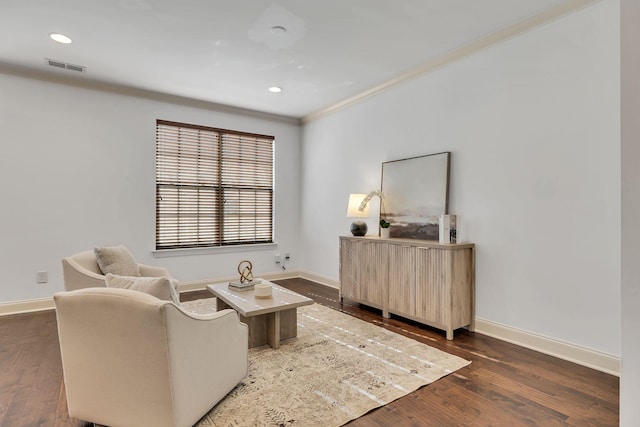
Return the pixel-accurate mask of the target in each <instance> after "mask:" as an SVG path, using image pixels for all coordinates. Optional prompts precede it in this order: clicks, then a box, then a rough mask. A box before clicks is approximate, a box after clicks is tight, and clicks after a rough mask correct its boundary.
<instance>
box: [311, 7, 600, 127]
mask: <svg viewBox="0 0 640 427" xmlns="http://www.w3.org/2000/svg"><path fill="white" fill-rule="evenodd" d="M600 1H602V0H567V1H566V2H564V3H562V4H560V5H558V6H556V7H553V8H551V9H549V10H547V11H545V12H542V13H540V14H538V15H534V16H532V17H530V18H527V19H525V20H523V21H520V22H518V23H516V24H514V25H511V26H509V27H506V28H504V29H502V30H500V31H497V32H495V33H492V34H489V35H488V36H485V37H482V38H480V39H478V40H475V41H473V42H471V43H468V44H465V45H463V46H460V47H458V48H457V49H454V50H452V51H449V52H447V53H445V54H443V55H440V56H438V57H436V58H433V59H432V60H430V61H428V62H426V63H424V64H422V65H419V66H417V67H415V68H413V69H411V70H409V71H406V72H404V73H403V74H400V75H398V76H397V77H395V78H393V79H391V80H387V81H386V82H384V83H381V84H379V85H377V86H374V87H372V88H370V89H367V90H365V91H364V92H361V93H359V94H357V95H354V96H352V97H350V98H347V99H345V100H343V101H340V102H338V103H337V104H334V105H331V106H328V107H326V108H324V109H322V110H318V111H316V112H313V113H311V114H308V115H306V116H304V117H303V118H302V124H303V125H304V124H307V123H310V122H312V121H314V120H318V119H320V118H322V117H325V116H327V115H329V114H332V113H335V112H336V111H338V110H341V109H343V108H346V107H348V106H350V105H353V104H356V103H358V102H360V101H363V100H365V99H367V98H369V97H371V96H374V95H377V94H379V93H381V92H383V91H386V90H388V89H391V88H393V87H395V86H398V85H400V84H402V83H405V82H408V81H410V80H413V79H415V78H417V77H420V76H422V75H424V74H427V73H429V72H431V71H433V70H436V69H438V68H440V67H443V66H445V65H448V64H451V63H453V62H456V61H458V60H459V59H462V58H465V57H467V56H470V55H473V54H474V53H476V52H479V51H481V50H483V49H486V48H488V47H490V46H493V45H495V44H497V43H500V42H502V41H505V40H508V39H510V38H513V37H516V36H518V35H520V34H522V33H525V32H527V31H529V30H532V29H534V28H537V27H540V26H542V25H545V24H548V23H549V22H552V21H555V20H557V19H559V18H561V17H563V16H566V15H569V14H572V13H574V12H576V11H578V10H580V9H583V8H585V7H587V6H590V5H592V4H595V3H598V2H600Z"/></svg>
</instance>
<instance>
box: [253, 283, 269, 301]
mask: <svg viewBox="0 0 640 427" xmlns="http://www.w3.org/2000/svg"><path fill="white" fill-rule="evenodd" d="M254 289H255V297H256V298H271V297H272V296H273V292H272V291H273V287H272V286H271V283H268V282H267V283H258V284H256V285H255V288H254Z"/></svg>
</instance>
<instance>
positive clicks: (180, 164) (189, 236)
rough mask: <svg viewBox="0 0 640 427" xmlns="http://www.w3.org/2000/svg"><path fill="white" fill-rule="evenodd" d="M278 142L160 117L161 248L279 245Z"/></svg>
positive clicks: (158, 237)
mask: <svg viewBox="0 0 640 427" xmlns="http://www.w3.org/2000/svg"><path fill="white" fill-rule="evenodd" d="M273 140H274V138H273V137H272V136H266V135H256V134H250V133H243V132H236V131H230V130H224V129H215V128H209V127H204V126H196V125H189V124H184V123H175V122H169V121H164V120H158V121H157V124H156V249H175V248H197V247H210V246H225V245H239V244H257V243H271V242H273Z"/></svg>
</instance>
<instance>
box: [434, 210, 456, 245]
mask: <svg viewBox="0 0 640 427" xmlns="http://www.w3.org/2000/svg"><path fill="white" fill-rule="evenodd" d="M438 225H439V231H440V233H439V239H438V241H439V242H440V243H456V237H457V228H456V216H455V215H440V218H439V220H438Z"/></svg>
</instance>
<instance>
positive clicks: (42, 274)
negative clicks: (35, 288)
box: [36, 271, 49, 283]
mask: <svg viewBox="0 0 640 427" xmlns="http://www.w3.org/2000/svg"><path fill="white" fill-rule="evenodd" d="M48 281H49V273H47V272H46V271H38V272H37V273H36V282H37V283H47V282H48Z"/></svg>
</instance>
